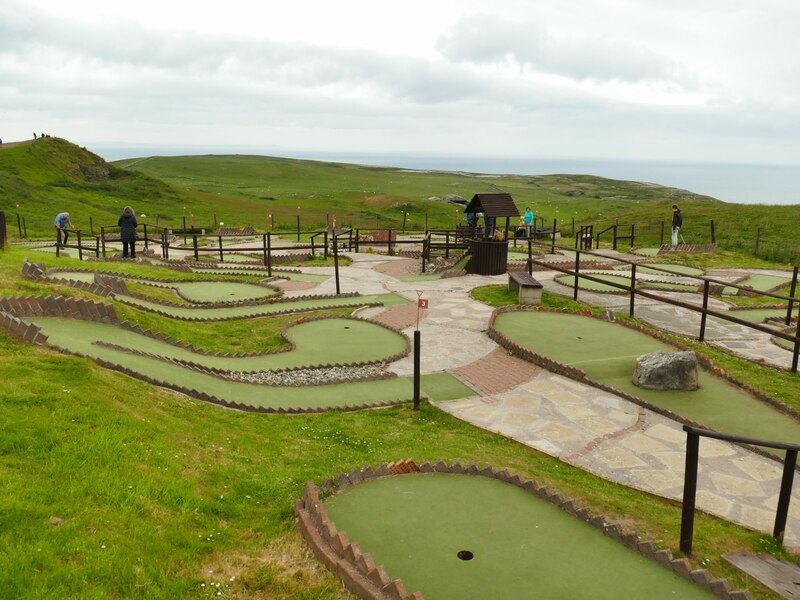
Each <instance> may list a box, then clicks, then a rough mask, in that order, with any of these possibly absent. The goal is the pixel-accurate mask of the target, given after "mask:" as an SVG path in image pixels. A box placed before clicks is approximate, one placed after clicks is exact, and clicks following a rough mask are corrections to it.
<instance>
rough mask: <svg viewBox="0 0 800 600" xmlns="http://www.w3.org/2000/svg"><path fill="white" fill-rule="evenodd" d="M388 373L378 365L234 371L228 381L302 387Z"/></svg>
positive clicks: (355, 379)
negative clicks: (247, 371) (250, 371)
mask: <svg viewBox="0 0 800 600" xmlns="http://www.w3.org/2000/svg"><path fill="white" fill-rule="evenodd" d="M386 376H387V373H386V371H384V370H383V369H381V366H380V365H378V364H373V365H362V366H360V367H321V368H317V369H294V370H292V371H257V372H254V373H242V372H239V371H234V372H232V373H229V374H228V375H227V377H226V378H227V379H232V380H234V381H241V382H244V383H258V384H261V385H276V386H277V385H279V386H301V385H321V384H325V383H339V382H342V381H359V380H362V379H383V378H384V377H386Z"/></svg>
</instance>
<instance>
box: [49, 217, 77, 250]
mask: <svg viewBox="0 0 800 600" xmlns="http://www.w3.org/2000/svg"><path fill="white" fill-rule="evenodd" d="M53 227H55V228H56V245H57V246H62V245H63V246H66V245H67V238H68V237H69V230H70V229H74V228H73V226H72V221H70V220H69V213H68V212H62V213H58V215H56V220H55V221H53ZM62 235H63V236H64V237H63V240H62V237H61V236H62Z"/></svg>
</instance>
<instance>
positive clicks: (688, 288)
mask: <svg viewBox="0 0 800 600" xmlns="http://www.w3.org/2000/svg"><path fill="white" fill-rule="evenodd" d="M588 274H589V275H591V276H592V277H596V278H597V279H602V280H603V281H608V282H609V283H616V284H619V285H624V286H626V287H630V286H631V278H630V277H626V276H624V275H609V274H606V273H588ZM555 281H557V282H558V283H560V284H561V285H566V286H569V287H572V286H573V285H574V281H575V277H574V276H573V275H558V276H557V277H556V278H555ZM636 287H637V288H641V289H650V290H668V291H673V292H696V291H697V285H696V284H688V283H672V282H664V281H650V280H646V279H639V278H638V277H637V278H636ZM578 288H579V289H582V290H586V291H587V292H613V293H617V294H625V293H626V290H621V289H619V288H616V287H614V286H611V285H605V284H603V283H598V282H596V281H589V280H588V279H583V278H581V279H580V280H579V281H578Z"/></svg>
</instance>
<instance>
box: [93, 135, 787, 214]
mask: <svg viewBox="0 0 800 600" xmlns="http://www.w3.org/2000/svg"><path fill="white" fill-rule="evenodd" d="M89 149H90V150H92V151H93V152H95V153H97V154H99V155H100V156H102V157H103V158H105V159H106V160H109V161H113V160H120V159H123V158H135V157H142V156H183V155H194V154H262V155H265V156H280V157H284V158H298V159H305V160H320V161H326V162H344V163H355V164H362V165H371V166H385V167H399V168H404V169H421V170H436V171H466V172H471V173H487V174H514V175H531V176H534V175H550V174H557V173H563V174H571V175H596V176H599V177H608V178H610V179H623V180H627V181H642V182H648V183H656V184H659V185H664V186H669V187H675V188H680V189H685V190H689V191H691V192H694V193H696V194H705V195H707V196H711V197H713V198H716V199H718V200H722V201H724V202H731V203H739V204H800V165H746V164H713V163H671V162H648V161H621V160H620V161H613V160H591V159H554V160H547V159H537V158H532V159H523V158H507V159H506V158H494V157H476V156H458V155H454V156H444V155H424V154H420V155H412V154H388V153H386V154H378V153H345V152H312V151H297V150H288V149H285V148H280V149H278V148H257V147H233V146H223V147H212V146H209V147H201V146H183V147H181V146H146V145H141V146H139V145H130V146H113V145H111V144H109V145H99V144H98V145H95V146H94V147H92V146H90V147H89Z"/></svg>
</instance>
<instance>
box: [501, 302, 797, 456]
mask: <svg viewBox="0 0 800 600" xmlns="http://www.w3.org/2000/svg"><path fill="white" fill-rule="evenodd" d="M495 327H496V328H497V330H498V331H500V332H501V333H502V334H503V335H505V336H506V337H507V338H509V339H510V340H512V341H514V342H516V343H518V344H520V345H522V346H524V347H525V348H529V349H530V350H532V351H534V352H536V353H537V354H541V355H543V356H547V357H550V358H552V359H555V360H557V361H558V362H560V363H563V364H567V365H571V366H574V367H577V368H579V369H583V370H584V371H586V374H587V375H588V376H589V378H591V379H593V380H595V381H599V382H602V383H604V384H606V385H610V386H612V387H613V388H615V389H618V390H620V391H623V392H627V393H629V394H632V395H634V396H637V397H639V398H642V399H643V400H645V401H647V402H650V403H652V404H654V405H656V406H659V407H661V408H665V409H668V410H671V411H672V412H674V413H676V414H678V415H681V416H682V417H684V418H687V419H690V420H692V421H694V422H696V423H700V424H702V425H704V426H706V427H711V428H713V429H716V430H718V431H722V432H725V433H733V434H739V435H743V436H749V437H755V438H761V439H767V440H775V441H783V442H788V443H795V442H796V441H797V440H798V439H800V423H798V422H797V421H795V420H794V419H792V418H791V417H790V416H788V415H786V414H784V413H782V412H780V411H778V410H776V409H774V408H772V407H771V406H769V405H768V404H765V403H763V402H760V401H759V400H756V399H755V398H754V397H752V396H751V395H749V394H747V393H746V392H744V391H743V390H740V389H739V388H737V387H735V386H733V385H732V384H730V383H728V382H727V381H725V380H723V379H720V378H718V377H715V376H713V375H711V374H709V373H708V372H706V371H704V370H702V369H699V370H698V379H699V383H700V389H698V390H696V391H693V392H685V391H657V390H646V389H643V388H640V387H637V386H635V385H633V383H631V377H632V376H633V371H634V367H635V366H636V357H637V356H640V355H642V354H647V353H649V352H656V351H664V352H675V348H673V347H672V346H668V345H667V344H664V343H662V342H659V341H658V340H656V339H654V338H652V337H650V336H649V335H646V334H644V333H640V332H638V331H634V330H632V329H629V328H627V327H623V326H622V325H615V324H614V323H609V322H607V321H601V320H599V319H593V318H589V317H583V316H580V315H574V314H561V313H551V312H538V311H536V312H532V311H518V312H508V313H503V314H501V315H499V316H498V317H497V319H496V321H495Z"/></svg>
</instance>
